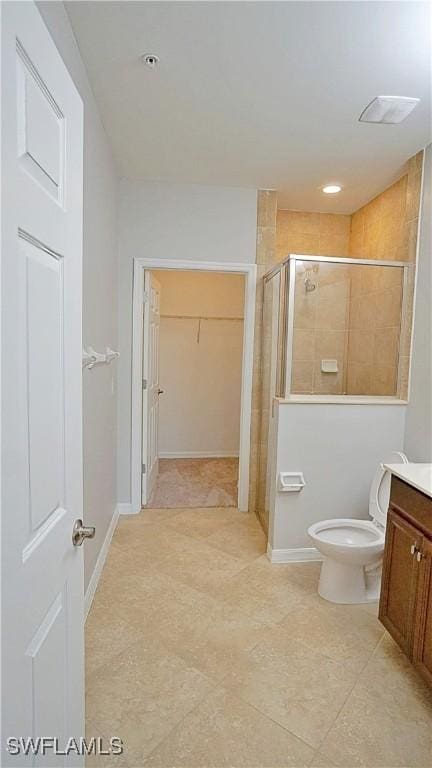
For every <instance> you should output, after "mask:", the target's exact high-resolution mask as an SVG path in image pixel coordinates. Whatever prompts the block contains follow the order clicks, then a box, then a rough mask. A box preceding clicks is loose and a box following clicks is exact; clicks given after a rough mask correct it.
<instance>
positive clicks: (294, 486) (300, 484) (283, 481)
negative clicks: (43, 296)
mask: <svg viewBox="0 0 432 768" xmlns="http://www.w3.org/2000/svg"><path fill="white" fill-rule="evenodd" d="M305 485H306V482H305V479H304V475H303V472H279V483H278V489H279V491H280V492H281V493H298V492H299V491H302V490H303V488H304V487H305Z"/></svg>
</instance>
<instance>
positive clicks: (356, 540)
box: [309, 517, 383, 547]
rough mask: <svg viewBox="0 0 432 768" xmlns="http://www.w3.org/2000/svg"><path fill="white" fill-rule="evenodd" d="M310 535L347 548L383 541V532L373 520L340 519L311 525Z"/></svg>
mask: <svg viewBox="0 0 432 768" xmlns="http://www.w3.org/2000/svg"><path fill="white" fill-rule="evenodd" d="M309 535H314V536H315V537H316V538H317V539H319V541H325V542H330V543H333V542H334V543H335V544H343V546H345V547H357V546H362V547H363V546H365V545H367V544H372V543H376V542H377V541H381V539H382V538H383V531H382V530H380V529H379V528H378V526H376V525H375V524H374V523H373V522H372V520H353V519H351V518H340V517H339V518H336V519H334V520H322V521H321V522H320V523H315V525H311V527H310V528H309Z"/></svg>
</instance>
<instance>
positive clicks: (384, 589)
mask: <svg viewBox="0 0 432 768" xmlns="http://www.w3.org/2000/svg"><path fill="white" fill-rule="evenodd" d="M422 542H423V537H422V535H421V533H419V532H418V531H417V529H416V528H414V527H413V526H412V525H410V524H409V523H407V522H406V521H405V520H404V519H403V518H402V517H401V516H400V515H399V514H398V513H397V512H395V511H394V510H392V509H391V508H390V510H389V513H388V518H387V533H386V544H385V551H384V563H383V577H382V586H381V599H380V606H379V619H380V621H381V622H382V623H383V624H384V626H385V627H386V629H387V630H388V631H389V632H390V634H391V635H392V637H393V638H394V639H395V640H396V642H397V643H398V645H400V647H401V648H402V649H403V650H404V651H405V653H406V654H407V655H408V656H410V657H411V656H412V650H413V637H414V618H415V608H416V592H417V583H418V574H419V566H420V564H419V562H418V560H417V552H418V551H419V550H421V548H422Z"/></svg>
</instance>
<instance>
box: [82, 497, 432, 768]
mask: <svg viewBox="0 0 432 768" xmlns="http://www.w3.org/2000/svg"><path fill="white" fill-rule="evenodd" d="M264 552H265V539H264V536H263V534H262V531H261V529H260V527H259V525H258V523H257V522H256V520H255V519H254V518H252V517H251V516H248V515H244V514H242V513H240V512H238V511H237V510H235V509H223V508H215V509H193V510H191V509H184V510H174V509H166V510H144V511H143V512H142V513H141V514H140V515H137V516H134V517H129V518H122V519H121V521H120V523H119V525H118V528H117V531H116V533H115V536H114V540H113V544H112V547H111V550H110V553H109V556H108V559H107V563H106V566H105V569H104V571H103V574H102V578H101V581H100V585H99V588H98V590H97V593H96V596H95V599H94V602H93V605H92V608H91V611H90V614H89V618H88V620H87V625H86V644H87V731H88V735H89V736H103V737H104V738H109V737H110V736H120V737H121V738H122V739H123V741H124V744H125V752H124V754H123V755H122V756H121V757H120V758H107V757H105V758H103V757H99V758H89V761H88V765H96V764H97V765H119V766H120V765H123V766H129V767H130V768H146V767H147V766H154V768H174V766H175V767H176V768H237V767H238V768H287V767H288V766H295V767H296V768H300V767H301V766H315V768H319V767H320V766H321V768H337V767H339V768H350V766H353V767H354V766H364V767H365V768H430V766H431V765H432V693H431V691H430V690H428V689H427V688H426V686H425V684H423V682H422V681H421V679H420V678H419V677H418V676H417V674H416V672H415V671H414V670H413V668H412V667H411V665H410V664H409V662H408V661H407V660H406V659H405V657H404V656H403V655H402V653H401V652H400V651H399V649H398V648H397V646H396V645H395V644H394V643H393V641H392V640H391V638H390V637H389V636H388V635H387V633H386V632H385V631H384V630H383V628H382V626H381V624H380V623H379V622H378V620H377V618H376V609H375V607H371V606H337V605H332V604H330V603H326V602H325V601H323V600H321V599H320V598H319V597H318V595H317V592H316V587H317V580H318V574H319V564H316V563H305V564H293V565H270V563H269V562H268V560H267V558H266V556H265V554H264Z"/></svg>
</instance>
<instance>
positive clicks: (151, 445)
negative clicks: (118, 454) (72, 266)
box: [141, 271, 162, 504]
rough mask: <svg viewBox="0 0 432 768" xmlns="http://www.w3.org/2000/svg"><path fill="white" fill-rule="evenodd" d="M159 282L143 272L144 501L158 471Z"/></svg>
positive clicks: (148, 494) (147, 497)
mask: <svg viewBox="0 0 432 768" xmlns="http://www.w3.org/2000/svg"><path fill="white" fill-rule="evenodd" d="M160 295H161V288H160V283H159V282H158V281H157V280H156V278H155V277H154V275H152V273H151V272H147V271H146V272H144V304H143V308H144V316H143V408H142V413H143V429H142V457H143V459H142V486H141V487H142V503H143V504H147V503H148V501H150V497H151V495H152V492H153V489H154V485H155V482H156V478H157V476H158V471H159V439H158V437H159V396H160V395H161V394H162V390H161V389H160V388H159V326H160Z"/></svg>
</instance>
